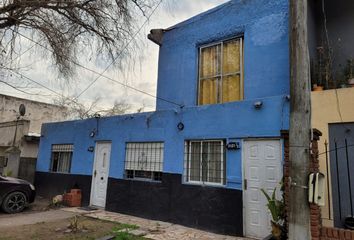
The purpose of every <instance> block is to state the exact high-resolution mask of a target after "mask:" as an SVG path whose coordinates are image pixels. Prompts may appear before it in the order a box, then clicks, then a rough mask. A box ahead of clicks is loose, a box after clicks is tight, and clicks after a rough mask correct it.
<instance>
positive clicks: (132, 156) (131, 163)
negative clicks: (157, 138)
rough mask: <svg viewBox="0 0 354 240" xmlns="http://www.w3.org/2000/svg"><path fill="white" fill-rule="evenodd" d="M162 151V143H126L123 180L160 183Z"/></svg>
mask: <svg viewBox="0 0 354 240" xmlns="http://www.w3.org/2000/svg"><path fill="white" fill-rule="evenodd" d="M163 150H164V144H163V143H162V142H144V143H127V144H126V149H125V178H127V179H136V180H149V181H161V178H162V168H163Z"/></svg>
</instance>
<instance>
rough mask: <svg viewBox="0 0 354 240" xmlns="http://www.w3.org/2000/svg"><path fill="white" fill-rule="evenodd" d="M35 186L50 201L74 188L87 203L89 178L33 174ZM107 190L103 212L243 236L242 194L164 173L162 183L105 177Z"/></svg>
mask: <svg viewBox="0 0 354 240" xmlns="http://www.w3.org/2000/svg"><path fill="white" fill-rule="evenodd" d="M35 185H36V187H37V193H38V195H40V196H43V197H50V198H51V197H53V196H55V195H57V194H62V193H64V192H65V191H67V190H70V189H71V188H73V187H74V186H75V185H77V187H79V188H80V189H81V190H82V197H83V205H88V204H89V202H90V191H91V176H85V175H75V174H58V173H45V172H36V178H35ZM107 189H108V190H107V200H106V210H107V211H112V212H119V213H125V214H129V215H134V216H139V217H143V218H149V219H154V220H160V221H166V222H171V223H176V224H181V225H185V226H189V227H195V228H199V229H203V230H207V231H212V232H216V233H221V234H229V235H236V236H242V235H243V216H242V191H239V190H234V189H226V188H221V187H207V186H198V185H188V184H182V175H180V174H166V173H164V174H163V175H162V182H144V181H133V180H123V179H115V178H109V180H108V188H107Z"/></svg>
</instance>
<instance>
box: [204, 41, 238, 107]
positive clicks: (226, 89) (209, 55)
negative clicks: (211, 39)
mask: <svg viewBox="0 0 354 240" xmlns="http://www.w3.org/2000/svg"><path fill="white" fill-rule="evenodd" d="M240 43H241V40H240V39H235V40H230V41H227V42H224V43H223V45H221V44H218V45H215V46H211V47H206V48H202V49H201V53H200V63H199V68H200V76H199V81H200V83H199V84H200V85H199V104H200V105H204V104H216V103H220V102H223V103H224V102H233V101H239V100H242V89H241V61H242V59H241V56H240V51H241V50H242V49H241V44H240ZM221 51H222V55H221ZM221 76H222V82H221V85H222V87H221V85H220V87H221V89H219V83H218V82H219V81H220V80H221ZM218 96H222V98H221V99H218Z"/></svg>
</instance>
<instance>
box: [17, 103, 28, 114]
mask: <svg viewBox="0 0 354 240" xmlns="http://www.w3.org/2000/svg"><path fill="white" fill-rule="evenodd" d="M18 110H19V112H20V115H21V116H22V117H23V116H24V115H25V114H26V107H25V105H24V104H21V105H20V107H19V108H18Z"/></svg>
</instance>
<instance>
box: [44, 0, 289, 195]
mask: <svg viewBox="0 0 354 240" xmlns="http://www.w3.org/2000/svg"><path fill="white" fill-rule="evenodd" d="M237 36H242V37H243V39H244V100H242V101H238V102H231V103H225V104H215V105H206V106H197V105H196V100H197V85H198V49H199V46H201V45H203V44H207V43H212V42H215V41H222V40H224V39H227V38H232V37H237ZM288 40H289V37H288V1H287V0H280V1H265V0H248V1H244V0H234V1H230V2H228V3H226V4H223V5H221V6H220V7H217V8H215V9H212V10H210V11H208V12H205V13H203V14H201V15H198V16H196V17H194V18H191V19H189V20H187V21H185V22H182V23H180V24H178V25H176V26H173V27H171V28H170V29H168V30H166V32H165V33H164V36H163V42H162V46H161V48H160V55H159V72H158V87H157V96H158V100H157V111H156V112H150V113H140V114H133V115H124V116H115V117H110V118H101V119H98V120H97V119H89V120H84V121H71V122H63V123H53V124H52V123H50V124H44V125H43V128H42V137H41V142H40V153H39V156H38V162H37V171H42V172H47V171H48V170H49V166H50V158H51V145H52V144H60V143H62V144H64V143H72V144H74V153H73V162H72V167H71V173H73V174H83V175H91V173H92V165H93V161H94V153H92V152H89V151H87V149H88V147H90V146H95V142H97V141H111V142H112V152H111V164H110V177H112V178H118V179H120V178H123V173H124V160H125V145H126V143H127V142H147V141H162V142H164V163H163V172H166V173H175V174H183V172H184V169H183V168H184V143H185V141H186V140H203V139H225V140H226V142H229V141H238V142H239V143H240V144H241V148H242V141H243V140H244V139H247V138H267V137H273V138H274V137H275V138H280V130H284V129H285V130H286V129H289V101H288V98H287V95H288V94H289V59H288V58H289V57H288V56H289V48H288ZM162 99H167V100H169V101H172V102H175V103H177V104H179V105H183V107H179V106H178V105H174V104H171V103H168V102H166V101H164V100H162ZM256 101H261V102H262V103H263V105H262V107H261V108H259V109H256V108H255V107H254V103H255V102H256ZM179 122H182V123H183V124H184V126H185V128H184V130H182V131H179V130H178V129H177V124H178V123H179ZM95 128H96V129H98V134H96V136H95V137H94V138H91V137H89V134H90V132H91V131H92V130H93V129H95ZM241 152H242V150H233V151H232V150H228V151H227V152H226V161H227V162H226V187H227V188H233V189H239V190H241V189H242V156H241Z"/></svg>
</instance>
